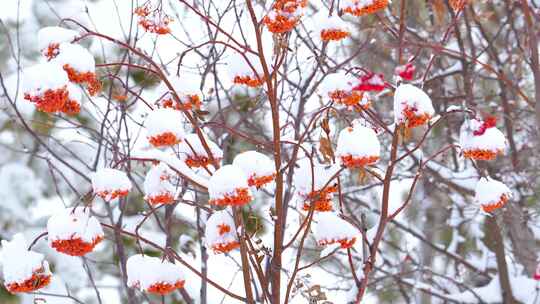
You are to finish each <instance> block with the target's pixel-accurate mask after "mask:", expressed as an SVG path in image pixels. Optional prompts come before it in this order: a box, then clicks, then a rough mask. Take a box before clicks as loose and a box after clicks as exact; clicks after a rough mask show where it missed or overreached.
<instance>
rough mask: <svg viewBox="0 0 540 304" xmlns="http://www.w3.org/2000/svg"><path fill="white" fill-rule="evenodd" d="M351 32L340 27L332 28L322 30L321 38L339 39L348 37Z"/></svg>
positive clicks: (328, 39) (325, 39)
mask: <svg viewBox="0 0 540 304" xmlns="http://www.w3.org/2000/svg"><path fill="white" fill-rule="evenodd" d="M350 35H351V33H349V32H347V31H344V30H340V29H330V30H322V31H321V40H322V41H331V40H332V41H339V40H341V39H344V38H347V37H349V36H350Z"/></svg>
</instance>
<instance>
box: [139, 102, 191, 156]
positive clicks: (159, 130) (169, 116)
mask: <svg viewBox="0 0 540 304" xmlns="http://www.w3.org/2000/svg"><path fill="white" fill-rule="evenodd" d="M183 122H184V117H183V116H182V112H179V111H176V110H173V109H168V108H164V109H155V110H153V111H152V112H150V113H149V114H148V117H147V118H146V121H145V126H146V129H147V134H146V136H147V138H148V141H149V142H150V143H151V144H152V145H153V146H154V147H166V146H173V145H176V144H177V143H179V142H180V141H182V139H183V138H184V133H185V131H184V126H183Z"/></svg>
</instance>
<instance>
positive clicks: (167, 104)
mask: <svg viewBox="0 0 540 304" xmlns="http://www.w3.org/2000/svg"><path fill="white" fill-rule="evenodd" d="M161 105H162V107H164V108H171V109H175V110H180V111H189V110H193V109H197V110H199V109H200V108H201V106H202V102H201V98H200V97H199V95H188V96H187V98H185V100H183V101H182V102H181V103H180V102H177V101H175V100H173V99H172V98H167V99H165V100H163V102H162V103H161Z"/></svg>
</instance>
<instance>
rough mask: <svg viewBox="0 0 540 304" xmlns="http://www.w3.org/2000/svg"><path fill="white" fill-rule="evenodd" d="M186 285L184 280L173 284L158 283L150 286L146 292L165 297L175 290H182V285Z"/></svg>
mask: <svg viewBox="0 0 540 304" xmlns="http://www.w3.org/2000/svg"><path fill="white" fill-rule="evenodd" d="M185 283H186V281H185V280H181V281H178V282H176V283H174V284H171V283H165V282H159V283H155V284H152V285H150V287H148V289H147V290H146V291H147V292H149V293H153V294H158V295H162V296H164V295H166V294H169V293H171V292H173V291H175V290H176V289H180V288H184V284H185Z"/></svg>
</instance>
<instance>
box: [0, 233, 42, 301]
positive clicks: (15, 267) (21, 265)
mask: <svg viewBox="0 0 540 304" xmlns="http://www.w3.org/2000/svg"><path fill="white" fill-rule="evenodd" d="M0 261H1V262H2V270H3V276H4V286H5V287H6V289H7V290H8V291H9V292H10V293H19V292H32V291H35V290H38V289H40V288H43V287H45V286H47V285H48V284H49V283H50V281H51V277H52V274H51V272H50V270H49V264H48V263H47V261H45V260H44V256H43V254H41V253H37V252H34V251H30V250H28V244H27V242H26V239H25V238H24V236H23V235H22V234H21V233H18V234H16V235H14V236H13V239H12V240H11V241H7V240H2V248H1V251H0Z"/></svg>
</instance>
